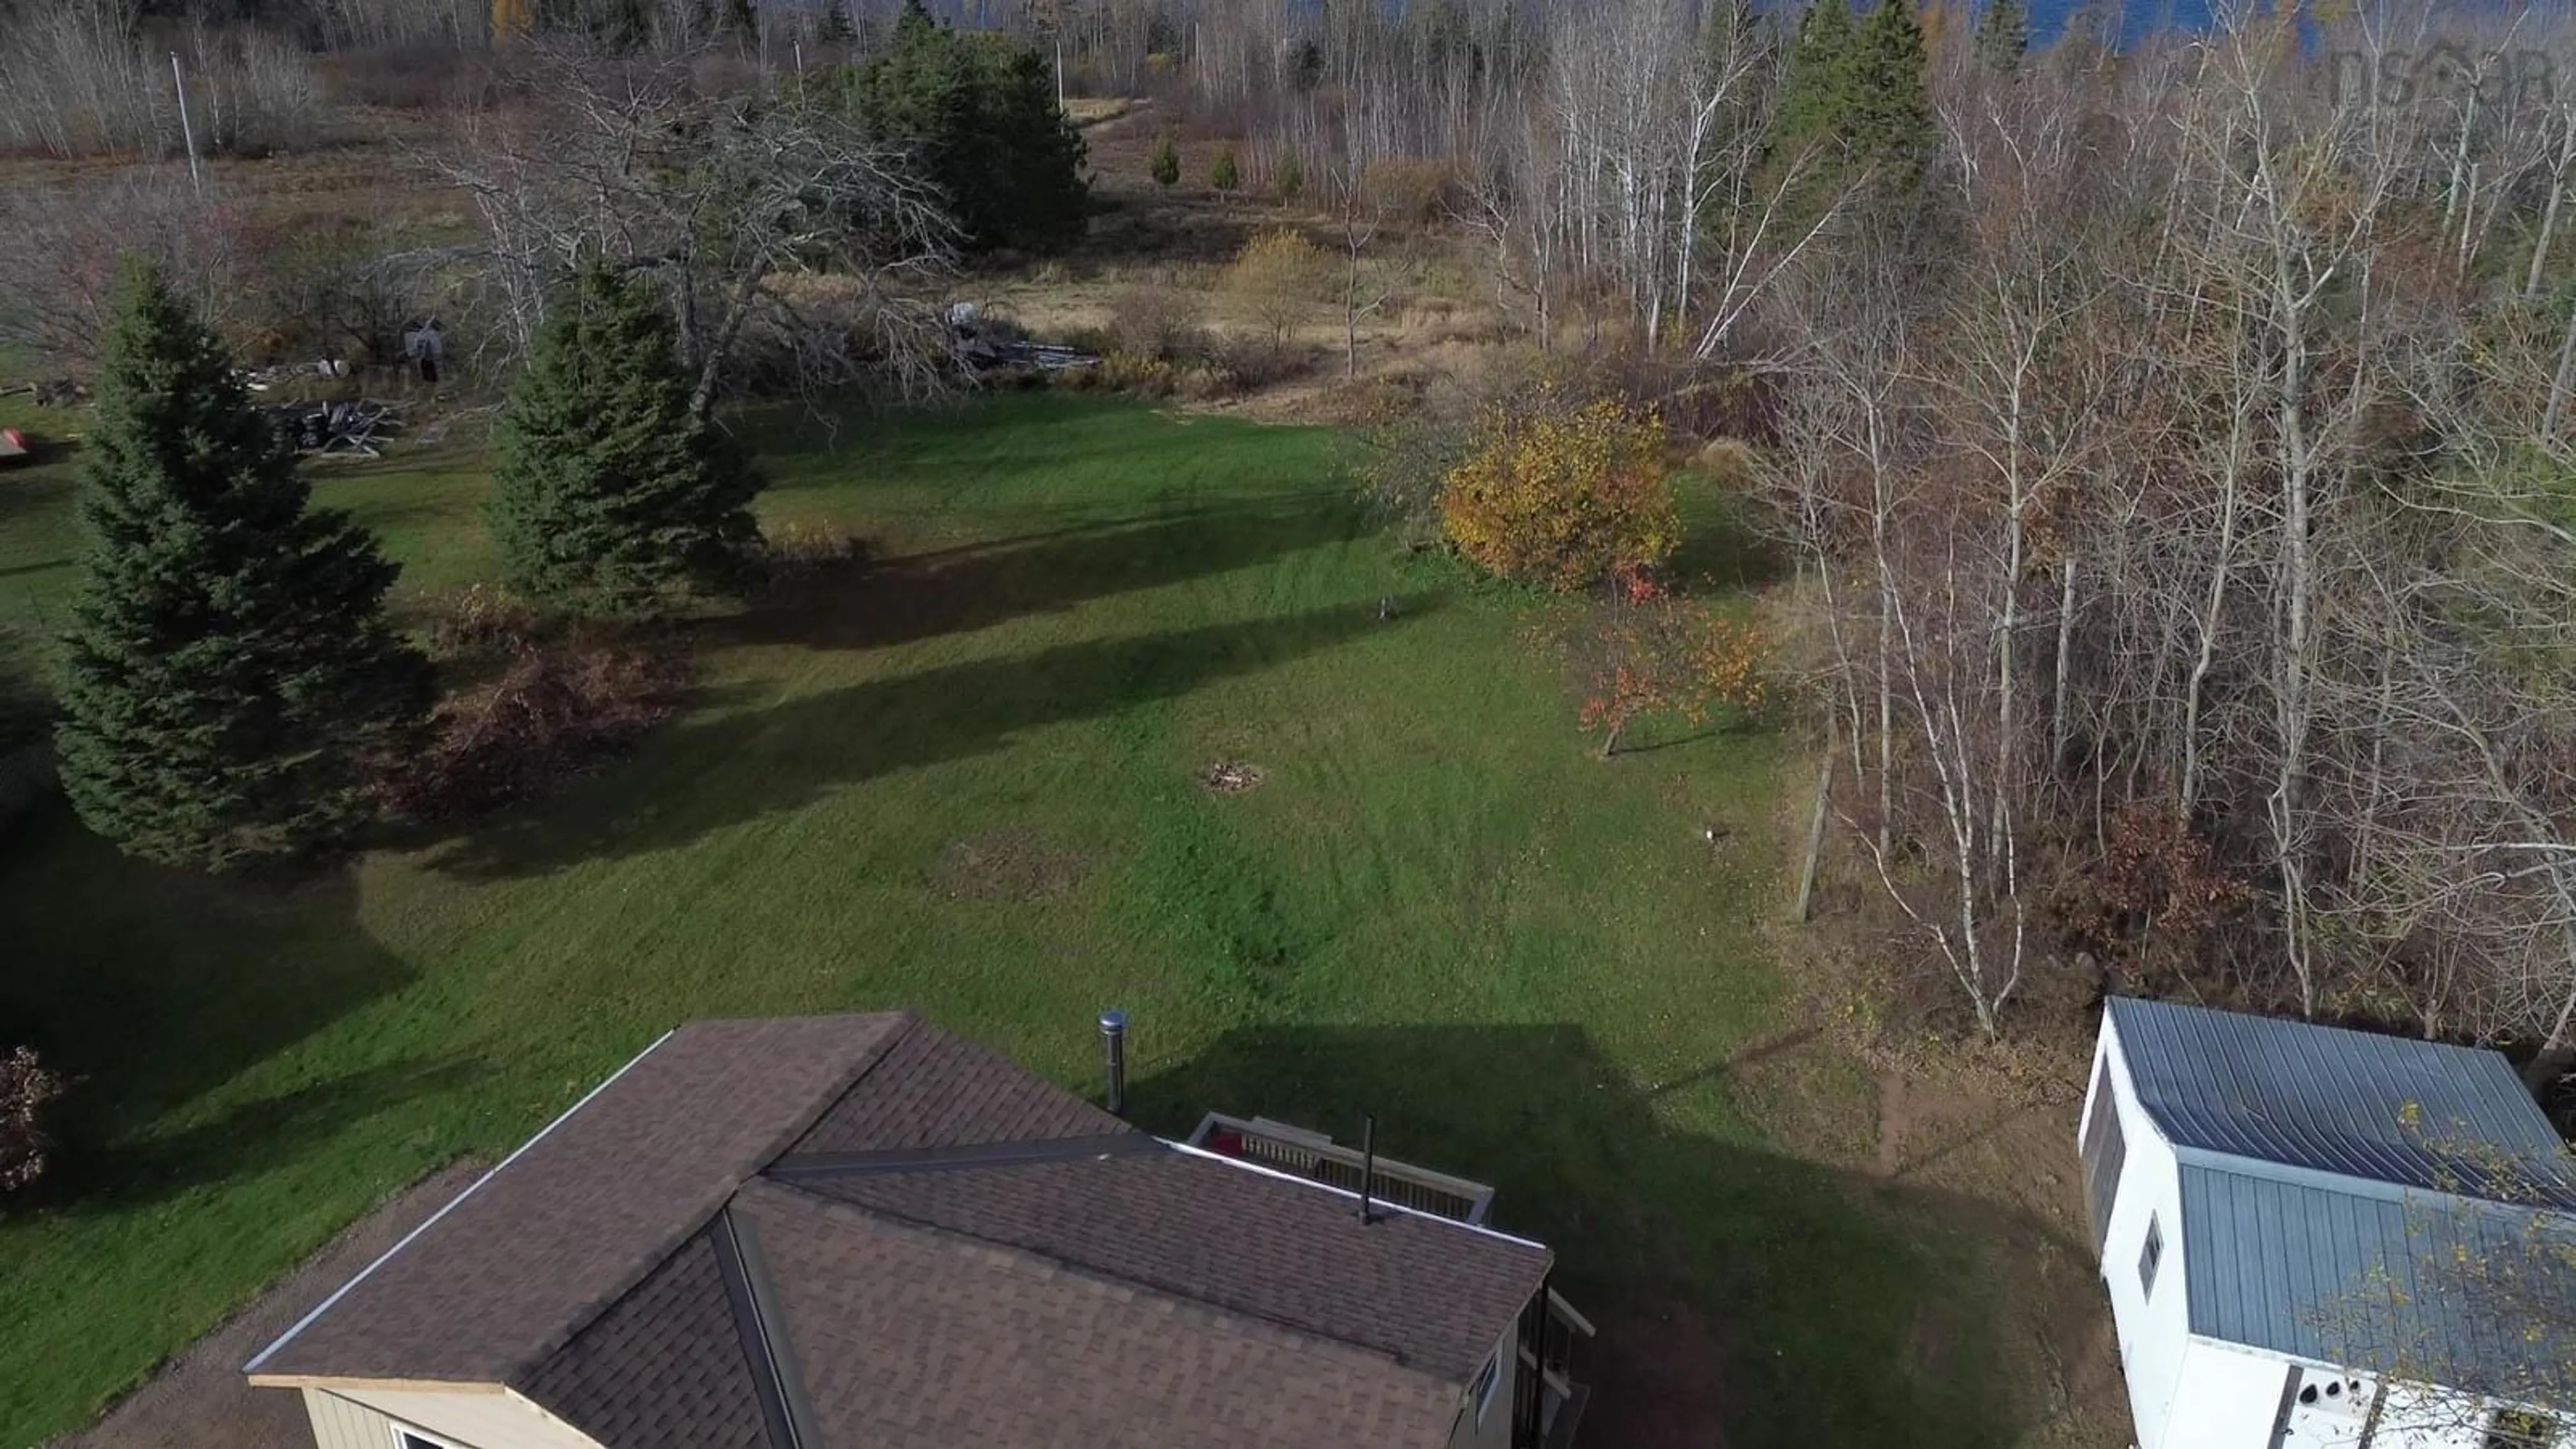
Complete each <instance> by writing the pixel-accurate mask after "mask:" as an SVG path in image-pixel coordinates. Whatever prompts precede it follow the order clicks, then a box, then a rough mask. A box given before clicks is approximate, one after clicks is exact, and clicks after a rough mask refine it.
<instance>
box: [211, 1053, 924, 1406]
mask: <svg viewBox="0 0 2576 1449" xmlns="http://www.w3.org/2000/svg"><path fill="white" fill-rule="evenodd" d="M912 1024H913V1019H912V1018H911V1017H909V1016H900V1015H886V1016H808V1017H792V1018H786V1019H781V1020H775V1021H702V1022H697V1023H694V1024H692V1025H689V1026H684V1027H682V1028H680V1029H679V1030H678V1031H675V1032H673V1033H671V1034H670V1035H669V1036H668V1037H665V1038H664V1039H663V1040H661V1041H660V1042H658V1043H656V1044H655V1045H654V1046H652V1047H651V1048H649V1049H648V1050H646V1051H645V1053H644V1054H643V1055H642V1056H639V1057H637V1058H636V1059H635V1060H634V1061H633V1062H630V1063H628V1064H627V1067H626V1069H625V1070H624V1071H623V1072H621V1073H620V1074H619V1075H618V1076H616V1077H615V1078H613V1079H611V1081H610V1082H609V1083H608V1084H606V1085H605V1086H603V1087H602V1088H601V1089H600V1090H599V1091H598V1092H597V1093H596V1095H594V1096H593V1097H591V1098H590V1099H589V1100H588V1101H587V1102H585V1103H584V1104H582V1106H581V1107H580V1108H578V1109H577V1110H575V1111H573V1112H572V1113H570V1114H569V1115H567V1116H565V1117H564V1118H563V1119H562V1120H561V1121H559V1122H557V1123H556V1124H555V1125H554V1126H552V1127H550V1128H548V1129H547V1130H546V1131H545V1132H544V1133H543V1134H541V1135H539V1136H538V1137H537V1138H536V1139H535V1140H533V1141H531V1142H530V1143H529V1144H528V1145H527V1146H525V1147H523V1148H521V1149H520V1150H519V1152H518V1153H517V1154H516V1155H515V1156H514V1157H512V1158H511V1160H509V1161H507V1162H504V1163H503V1164H502V1165H501V1166H500V1167H498V1168H496V1169H494V1170H493V1171H492V1173H491V1174H490V1175H488V1176H486V1177H485V1178H484V1179H483V1180H482V1181H480V1182H478V1183H476V1184H475V1185H474V1186H473V1187H471V1188H468V1189H467V1190H466V1192H465V1194H464V1195H463V1196H462V1197H459V1198H458V1199H457V1200H456V1201H455V1202H453V1203H451V1204H449V1205H448V1206H447V1207H445V1208H443V1209H441V1210H440V1212H439V1215H438V1216H436V1217H434V1218H432V1219H430V1221H429V1223H428V1224H427V1225H426V1226H424V1227H423V1228H422V1229H421V1230H420V1232H419V1233H417V1234H416V1235H414V1236H413V1237H412V1238H411V1239H409V1240H407V1241H406V1242H405V1243H404V1244H402V1245H401V1246H399V1247H397V1248H396V1249H395V1250H394V1251H393V1252H392V1253H390V1254H387V1255H386V1256H385V1257H384V1258H383V1259H381V1260H379V1261H378V1262H377V1263H376V1264H375V1266H373V1267H372V1268H370V1269H369V1270H368V1271H367V1272H366V1273H364V1274H362V1275H360V1276H359V1277H358V1278H357V1279H356V1280H355V1281H353V1282H352V1283H350V1284H349V1286H348V1287H346V1288H344V1289H342V1290H341V1291H340V1293H339V1294H338V1295H337V1296H336V1297H335V1298H334V1299H332V1300H331V1301H329V1302H327V1303H326V1304H325V1305H324V1307H323V1308H322V1310H321V1311H320V1312H319V1313H318V1314H317V1315H316V1316H315V1317H314V1318H312V1319H310V1320H309V1321H307V1322H306V1323H305V1324H303V1325H302V1326H301V1328H300V1330H299V1331H297V1332H294V1333H292V1334H291V1335H289V1336H288V1337H287V1338H285V1339H283V1340H281V1341H280V1342H278V1343H277V1344H276V1345H274V1346H273V1347H271V1348H270V1350H269V1351H268V1352H267V1353H265V1354H263V1355H261V1356H260V1357H259V1358H258V1359H254V1360H253V1361H252V1364H251V1367H252V1369H253V1371H255V1372H257V1373H260V1374H263V1375H274V1376H281V1377H283V1376H308V1377H316V1378H389V1379H390V1378H399V1379H422V1380H436V1381H450V1382H457V1383H495V1384H498V1383H508V1382H510V1381H511V1380H512V1379H513V1378H515V1377H517V1376H518V1375H520V1374H523V1373H527V1372H529V1371H531V1370H533V1369H535V1368H536V1367H537V1365H539V1364H541V1363H543V1362H545V1360H546V1357H547V1356H548V1355H550V1354H552V1353H553V1352H554V1351H555V1350H556V1349H558V1348H561V1347H563V1345H564V1341H565V1340H566V1339H569V1338H570V1337H571V1336H572V1335H573V1333H574V1331H575V1330H577V1329H579V1328H581V1327H582V1326H583V1325H585V1324H587V1323H589V1322H590V1320H591V1319H593V1318H595V1317H597V1316H598V1315H599V1313H600V1311H601V1310H602V1309H604V1308H606V1307H607V1306H608V1305H609V1304H611V1303H613V1302H615V1301H616V1300H617V1299H618V1298H619V1297H621V1296H622V1295H624V1294H625V1292H626V1291H627V1290H628V1289H630V1288H633V1287H634V1286H635V1285H636V1284H637V1283H640V1282H642V1281H643V1279H644V1275H645V1274H647V1273H649V1272H651V1271H652V1270H653V1269H654V1268H656V1267H658V1266H660V1264H661V1262H662V1260H663V1259H664V1258H667V1257H669V1256H670V1255H671V1252H672V1250H673V1249H675V1248H677V1247H679V1246H680V1244H681V1242H682V1241H683V1240H685V1239H686V1238H688V1237H689V1236H690V1235H691V1234H693V1233H695V1232H697V1231H698V1229H700V1228H702V1227H704V1226H706V1224H707V1222H708V1220H709V1219H711V1218H713V1217H714V1216H715V1214H716V1210H717V1209H718V1208H721V1207H723V1206H724V1204H725V1200H726V1199H727V1198H730V1197H732V1196H733V1194H734V1190H735V1189H736V1188H738V1187H740V1186H741V1185H742V1180H743V1179H744V1178H746V1177H749V1176H751V1175H752V1174H753V1173H755V1172H758V1171H759V1170H760V1169H761V1168H762V1167H763V1166H764V1165H766V1164H767V1163H768V1162H769V1161H770V1160H771V1159H773V1158H775V1157H776V1156H778V1154H779V1153H780V1152H781V1151H782V1150H784V1149H785V1148H786V1146H787V1145H788V1144H789V1143H791V1142H794V1141H795V1140H796V1138H797V1137H798V1136H799V1135H800V1134H802V1133H803V1132H804V1130H805V1129H806V1128H807V1127H809V1126H811V1125H812V1124H813V1122H814V1119H815V1118H816V1117H817V1116H820V1115H821V1114H822V1111H823V1109H824V1108H825V1107H827V1106H829V1105H831V1104H832V1102H833V1101H835V1100H836V1099H838V1098H839V1097H840V1096H841V1095H842V1094H843V1093H844V1092H846V1091H848V1090H849V1087H850V1084H851V1083H852V1082H853V1081H855V1080H856V1079H857V1078H858V1075H859V1073H860V1071H861V1070H862V1069H863V1068H864V1067H866V1066H867V1064H868V1063H869V1062H871V1061H872V1060H874V1059H875V1056H876V1054H877V1053H878V1052H879V1051H880V1050H882V1049H883V1048H884V1047H885V1046H887V1045H888V1044H890V1043H891V1042H892V1041H893V1039H894V1038H895V1037H896V1036H898V1035H900V1034H901V1033H902V1032H903V1031H904V1030H905V1029H906V1028H908V1027H909V1026H911V1025H912Z"/></svg>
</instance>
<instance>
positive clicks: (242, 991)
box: [0, 798, 451, 1203]
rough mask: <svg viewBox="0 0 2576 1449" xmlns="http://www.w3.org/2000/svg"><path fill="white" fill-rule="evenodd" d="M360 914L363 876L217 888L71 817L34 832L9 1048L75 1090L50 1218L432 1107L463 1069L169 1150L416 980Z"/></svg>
mask: <svg viewBox="0 0 2576 1449" xmlns="http://www.w3.org/2000/svg"><path fill="white" fill-rule="evenodd" d="M357 906H358V889H357V882H356V880H355V878H354V876H353V875H352V874H351V873H350V872H349V871H347V870H338V871H333V872H331V873H329V874H326V875H324V876H321V877H319V878H316V879H314V880H310V881H307V882H305V883H304V884H301V885H297V886H294V887H291V888H278V887H273V886H263V885H254V884H247V883H241V882H232V881H223V880H216V879H212V878H209V877H206V876H201V875H196V874H192V873H189V872H186V871H178V870H169V869H164V868H162V867H159V866H153V865H147V864H144V863H143V862H140V861H136V860H131V859H128V858H127V857H125V856H123V855H120V854H118V853H117V851H116V849H115V848H114V847H113V846H111V845H109V844H108V843H107V842H106V841H104V840H101V839H99V838H98V837H97V836H95V835H92V834H90V833H89V831H88V830H87V829H85V828H83V827H82V825H81V824H80V822H79V820H78V819H77V818H76V817H74V815H73V814H72V811H71V808H70V806H69V805H68V804H66V803H65V802H63V801H62V800H60V799H59V798H57V799H55V800H53V801H51V802H49V803H47V804H45V805H42V806H40V807H38V808H37V809H36V810H34V811H32V812H30V813H29V814H28V815H26V816H24V817H21V818H20V820H19V821H17V822H16V823H15V824H14V825H13V826H12V827H11V830H10V833H9V836H8V838H7V849H6V851H5V853H0V939H6V940H7V941H8V943H9V944H8V947H7V949H6V955H7V958H8V969H7V970H6V971H5V972H0V1043H7V1044H17V1043H19V1042H24V1043H25V1044H27V1045H30V1046H33V1047H35V1048H36V1050H37V1051H38V1052H39V1053H41V1054H42V1055H43V1056H44V1058H45V1061H46V1063H47V1065H48V1066H50V1067H52V1068H53V1069H54V1070H56V1071H57V1072H59V1073H61V1074H62V1075H63V1076H64V1077H66V1078H67V1079H69V1081H70V1090H69V1091H68V1092H67V1093H66V1094H65V1096H64V1097H63V1099H62V1102H61V1103H60V1109H61V1110H60V1112H59V1114H58V1116H57V1118H56V1121H55V1128H56V1132H57V1135H58V1137H59V1139H60V1145H59V1147H58V1149H57V1151H56V1153H55V1168H54V1170H53V1171H51V1172H49V1173H48V1176H47V1178H46V1179H45V1180H44V1182H43V1187H42V1191H43V1193H44V1200H45V1201H46V1202H49V1203H51V1202H64V1203H77V1202H85V1201H86V1200H87V1199H88V1198H90V1197H91V1196H93V1195H98V1196H102V1197H105V1198H107V1199H109V1200H117V1199H120V1198H121V1197H122V1196H123V1195H128V1194H132V1193H137V1192H144V1191H146V1190H155V1191H157V1190H158V1189H159V1188H163V1187H177V1186H184V1185H186V1184H187V1183H190V1182H200V1181H208V1180H212V1179H215V1178H220V1177H225V1176H229V1175H231V1174H233V1173H235V1172H238V1171H241V1170H243V1169H244V1168H245V1167H255V1166H257V1165H259V1164H261V1163H266V1162H273V1161H276V1160H279V1158H280V1157H281V1155H287V1156H291V1155H293V1150H294V1143H295V1141H297V1140H302V1139H309V1138H311V1137H314V1136H318V1135H320V1134H323V1133H326V1132H327V1131H328V1130H329V1129H330V1127H331V1125H332V1124H333V1121H334V1120H335V1119H336V1118H337V1117H338V1116H340V1115H343V1114H345V1112H346V1111H347V1110H349V1109H351V1108H354V1107H358V1106H364V1105H366V1104H367V1103H369V1102H370V1101H377V1102H380V1101H383V1100H385V1098H386V1096H387V1094H389V1093H403V1092H416V1091H425V1090H429V1089H431V1087H433V1086H434V1085H435V1081H434V1080H431V1079H430V1078H425V1077H423V1076H421V1075H420V1074H421V1073H424V1072H426V1073H431V1074H433V1075H434V1074H436V1073H443V1072H446V1071H448V1070H450V1069H451V1068H450V1066H449V1065H448V1064H445V1063H428V1064H413V1065H412V1066H409V1067H404V1068H387V1069H384V1074H382V1075H378V1074H367V1077H368V1079H367V1080H359V1079H350V1080H347V1081H344V1082H341V1083H324V1084H321V1085H320V1086H318V1087H300V1088H296V1089H294V1090H292V1091H289V1092H287V1093H285V1094H283V1095H281V1096H278V1097H274V1098H272V1099H270V1100H268V1101H265V1102H257V1103H250V1104H246V1105H243V1106H239V1107H234V1108H231V1109H229V1111H228V1115H227V1116H226V1117H225V1118H224V1119H223V1120H221V1121H218V1122H215V1123H210V1124H205V1125H202V1126H198V1127H191V1128H187V1129H183V1130H182V1131H180V1132H179V1133H177V1134H175V1135H169V1136H164V1137H161V1138H159V1139H155V1138H154V1137H153V1136H152V1129H153V1128H154V1125H155V1124H156V1123H158V1122H159V1121H160V1120H161V1119H162V1118H164V1117H165V1116H167V1115H168V1114H169V1113H170V1112H172V1111H174V1110H176V1109H178V1108H180V1107H182V1106H183V1105H185V1104H186V1103H189V1102H191V1101H194V1100H196V1099H197V1098H199V1097H201V1096H203V1095H205V1094H206V1093H207V1092H209V1091H212V1090H213V1089H215V1088H216V1087H219V1086H221V1085H222V1084H223V1083H225V1082H228V1081H230V1080H232V1079H233V1078H235V1077H237V1076H239V1075H240V1074H241V1073H242V1072H243V1071H245V1070H247V1069H249V1068H250V1067H252V1066H254V1065H256V1064H258V1063H259V1062H262V1061H265V1060H267V1059H268V1058H270V1057H272V1056H275V1055H276V1054H277V1053H279V1052H281V1051H283V1050H285V1049H286V1048H288V1047H289V1046H292V1045H293V1044H295V1043H296V1042H298V1041H301V1040H303V1039H304V1038H305V1037H307V1036H310V1035H311V1034H312V1033H314V1032H316V1031H319V1030H321V1029H322V1028H323V1027H325V1026H327V1025H329V1024H330V1023H332V1022H334V1021H336V1020H338V1019H339V1018H341V1017H342V1016H345V1015H347V1014H348V1013H350V1012H352V1011H355V1010H357V1009H358V1008H360V1007H362V1006H364V1005H366V1004H367V1003H369V1002H371V1001H374V1000H375V999H377V998H378V997H381V996H384V995H386V994H388V993H391V992H393V991H396V990H399V989H400V988H401V987H403V986H404V985H405V984H407V983H408V982H409V981H410V980H411V979H412V977H413V974H414V973H413V972H412V969H411V968H410V966H408V965H407V964H406V963H404V962H403V961H401V960H400V959H399V958H397V957H395V956H394V955H392V954H391V953H390V952H387V951H385V950H384V949H382V948H381V947H379V946H378V945H376V943H375V942H374V941H373V940H372V939H370V938H369V937H368V935H367V933H366V931H365V929H364V928H363V927H361V926H359V925H358V924H357V920H356V916H357ZM270 1133H278V1134H281V1136H282V1137H283V1139H285V1145H284V1147H282V1148H281V1146H280V1145H279V1143H278V1142H276V1141H272V1140H269V1139H268V1134H270Z"/></svg>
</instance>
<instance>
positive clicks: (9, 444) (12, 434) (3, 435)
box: [0, 428, 27, 458]
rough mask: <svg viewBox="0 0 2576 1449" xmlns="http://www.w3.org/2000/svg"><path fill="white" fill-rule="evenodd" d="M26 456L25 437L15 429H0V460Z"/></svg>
mask: <svg viewBox="0 0 2576 1449" xmlns="http://www.w3.org/2000/svg"><path fill="white" fill-rule="evenodd" d="M25 456H27V435H26V434H25V433H22V432H19V431H18V430H17V429H16V428H0V458H23V457H25Z"/></svg>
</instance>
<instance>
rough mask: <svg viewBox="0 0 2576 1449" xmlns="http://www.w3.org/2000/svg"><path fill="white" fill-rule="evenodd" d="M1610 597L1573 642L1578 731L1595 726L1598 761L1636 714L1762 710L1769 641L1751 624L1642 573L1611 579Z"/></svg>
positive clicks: (1696, 717)
mask: <svg viewBox="0 0 2576 1449" xmlns="http://www.w3.org/2000/svg"><path fill="white" fill-rule="evenodd" d="M1612 594H1613V597H1612V599H1611V600H1610V601H1609V603H1607V604H1606V605H1604V606H1603V608H1602V610H1601V612H1600V615H1599V617H1598V618H1597V619H1596V620H1595V621H1594V623H1593V625H1592V627H1591V628H1590V630H1589V631H1588V632H1586V633H1585V634H1583V635H1580V636H1578V637H1577V639H1576V641H1575V651H1576V654H1577V657H1578V660H1579V662H1580V664H1581V666H1582V669H1583V673H1584V675H1585V679H1584V688H1585V696H1584V700H1583V708H1582V711H1581V714H1580V716H1579V719H1580V722H1581V724H1582V727H1583V728H1584V730H1585V731H1587V732H1589V731H1592V730H1599V731H1601V755H1602V758H1604V759H1607V758H1609V757H1610V756H1611V755H1613V754H1616V753H1617V752H1618V749H1619V742H1620V739H1621V737H1622V736H1623V735H1624V734H1625V732H1626V731H1627V728H1628V725H1629V723H1630V721H1632V720H1634V719H1636V718H1637V717H1639V716H1641V715H1647V714H1657V713H1666V714H1673V715H1678V716H1680V717H1681V718H1683V719H1686V720H1689V721H1690V722H1692V723H1693V724H1699V723H1704V722H1706V721H1707V719H1708V718H1709V716H1710V715H1711V713H1713V712H1714V711H1716V710H1718V709H1732V710H1736V711H1739V712H1741V713H1744V714H1753V713H1755V712H1757V711H1759V710H1760V709H1761V708H1762V705H1763V701H1764V698H1765V696H1766V690H1765V687H1764V676H1765V675H1766V673H1767V672H1768V670H1769V666H1770V662H1771V643H1770V641H1769V640H1768V639H1767V638H1765V637H1764V635H1763V633H1762V631H1761V629H1760V628H1759V627H1757V626H1755V625H1753V624H1750V623H1742V622H1738V621H1736V620H1734V619H1730V618H1728V617H1727V616H1725V615H1724V614H1721V613H1718V612H1717V611H1715V610H1713V609H1711V608H1709V607H1708V606H1707V605H1705V604H1702V603H1700V602H1698V601H1696V600H1691V599H1684V598H1678V597H1675V596H1674V595H1672V594H1669V593H1666V592H1665V591H1664V590H1662V589H1661V588H1658V587H1657V586H1656V585H1655V584H1654V582H1653V581H1652V580H1650V579H1647V578H1645V577H1644V576H1642V575H1636V574H1629V575H1625V576H1623V577H1621V578H1620V579H1618V580H1616V581H1615V582H1614V584H1613V587H1612Z"/></svg>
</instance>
